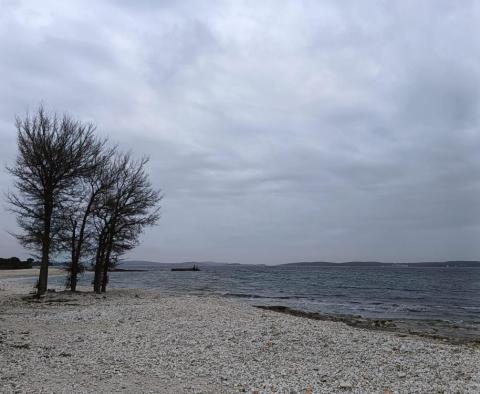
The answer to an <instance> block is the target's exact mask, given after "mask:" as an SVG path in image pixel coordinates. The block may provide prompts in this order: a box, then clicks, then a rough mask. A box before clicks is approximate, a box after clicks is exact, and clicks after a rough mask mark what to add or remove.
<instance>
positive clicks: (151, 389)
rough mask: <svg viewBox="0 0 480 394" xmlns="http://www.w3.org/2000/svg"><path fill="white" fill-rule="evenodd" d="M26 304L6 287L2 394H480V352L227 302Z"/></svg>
mask: <svg viewBox="0 0 480 394" xmlns="http://www.w3.org/2000/svg"><path fill="white" fill-rule="evenodd" d="M26 292H27V289H25V288H23V289H21V290H19V289H18V287H15V285H14V283H13V282H8V281H7V280H5V279H4V280H2V281H0V392H1V393H73V392H75V393H114V392H121V393H239V392H249V393H255V392H256V393H272V392H277V393H289V394H290V393H292V394H293V393H337V392H338V393H383V394H387V393H479V392H480V373H479V365H480V348H479V347H478V346H474V345H452V344H448V343H442V342H441V341H433V340H428V339H423V338H419V337H412V336H406V335H404V334H402V335H399V334H395V333H389V332H378V331H375V332H374V331H369V330H364V329H358V328H352V327H348V326H347V325H345V324H343V323H339V322H329V321H315V320H310V319H305V318H301V317H295V316H289V315H284V314H279V313H276V312H272V311H264V310H260V309H256V308H253V307H250V306H247V305H244V304H240V303H238V302H236V301H232V300H228V299H224V298H215V297H208V298H207V297H202V298H199V297H187V296H182V297H180V296H179V297H165V296H161V295H158V294H155V293H151V292H145V291H133V290H112V291H109V292H108V293H107V294H106V295H94V294H92V293H78V294H70V293H52V294H49V295H48V296H47V297H46V299H45V300H43V301H41V302H38V301H34V300H30V299H27V298H25V293H26ZM22 293H23V295H22Z"/></svg>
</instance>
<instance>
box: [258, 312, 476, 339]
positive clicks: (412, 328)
mask: <svg viewBox="0 0 480 394" xmlns="http://www.w3.org/2000/svg"><path fill="white" fill-rule="evenodd" d="M253 306H254V307H255V308H259V309H263V310H269V311H273V312H277V313H282V314H286V315H291V316H297V317H302V318H305V319H311V320H319V321H334V322H341V323H344V324H346V325H347V326H350V327H353V328H357V329H366V330H372V331H387V332H392V333H397V334H399V335H412V336H418V337H423V338H428V339H433V340H439V341H444V342H448V343H451V344H455V345H473V346H479V347H480V325H478V327H474V326H473V325H471V326H469V327H467V326H458V325H456V324H448V323H447V322H445V321H442V320H421V319H399V318H393V319H380V318H379V319H374V318H366V317H362V316H358V315H353V314H352V315H349V314H345V315H328V314H323V313H317V312H307V311H302V310H299V309H295V308H290V307H288V306H284V305H253Z"/></svg>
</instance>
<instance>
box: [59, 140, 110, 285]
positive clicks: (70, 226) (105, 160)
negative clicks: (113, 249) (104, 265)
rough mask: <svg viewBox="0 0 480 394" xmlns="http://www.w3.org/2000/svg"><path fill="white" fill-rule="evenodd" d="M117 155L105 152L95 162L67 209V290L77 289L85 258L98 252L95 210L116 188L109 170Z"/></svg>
mask: <svg viewBox="0 0 480 394" xmlns="http://www.w3.org/2000/svg"><path fill="white" fill-rule="evenodd" d="M114 152H115V148H111V149H104V152H101V155H100V156H98V157H97V158H96V159H95V163H92V164H94V165H93V166H92V171H91V172H90V173H89V174H87V175H86V176H85V177H84V179H83V182H79V183H78V184H76V185H75V186H74V190H72V191H71V193H70V196H71V202H70V205H69V207H68V208H67V209H65V210H64V218H63V220H62V223H63V227H62V240H63V245H64V247H63V249H64V250H65V251H68V252H69V253H70V256H71V261H70V262H69V264H68V265H67V271H68V276H67V287H70V289H71V290H72V291H76V289H77V282H78V274H81V273H82V272H83V271H84V270H85V265H84V264H83V263H82V259H83V258H84V257H86V258H88V257H90V255H91V254H92V253H95V244H94V242H93V241H94V236H95V228H94V226H93V215H94V207H95V205H96V204H98V200H99V199H100V198H101V196H102V193H105V192H107V190H109V189H110V188H111V187H112V186H113V183H114V178H113V177H112V176H111V174H109V173H108V167H109V160H110V159H111V158H112V156H113V155H114Z"/></svg>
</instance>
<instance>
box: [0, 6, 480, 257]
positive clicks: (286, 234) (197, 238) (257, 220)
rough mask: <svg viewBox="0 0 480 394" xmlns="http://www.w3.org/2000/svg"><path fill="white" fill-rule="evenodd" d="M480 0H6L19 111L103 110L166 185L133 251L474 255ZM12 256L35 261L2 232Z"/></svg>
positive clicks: (10, 121)
mask: <svg viewBox="0 0 480 394" xmlns="http://www.w3.org/2000/svg"><path fill="white" fill-rule="evenodd" d="M479 20H480V1H468V0H465V1H461V2H460V1H446V0H445V1H444V0H431V1H430V0H425V1H421V2H419V1H413V0H396V1H387V0H385V1H370V0H365V1H361V2H359V1H341V2H340V1H337V0H331V1H327V0H321V1H319V0H312V1H308V0H303V1H302V0H294V1H289V0H281V1H278V0H271V1H269V0H261V1H259V0H255V1H242V0H234V1H233V0H232V1H223V0H218V1H172V0H165V1H153V0H152V1H148V0H140V1H133V0H132V1H127V0H123V1H107V0H105V1H102V2H100V1H89V0H81V1H80V0H79V1H75V0H73V1H68V2H66V1H60V0H58V1H48V0H44V1H41V2H39V1H33V0H32V1H16V0H0V101H1V105H0V164H1V166H2V170H1V171H0V189H1V191H2V192H3V193H5V192H8V191H9V190H10V191H11V190H12V179H11V178H10V176H9V175H8V174H7V173H6V172H5V170H4V169H3V168H4V167H5V165H8V164H9V163H12V162H13V161H14V159H15V155H16V142H15V138H16V130H15V127H14V119H15V116H23V115H25V113H26V112H27V111H34V110H35V108H36V107H37V106H38V105H39V103H44V104H45V106H46V107H47V109H49V110H51V111H57V112H59V113H62V112H68V113H69V114H70V115H72V116H74V117H76V118H78V119H80V120H84V121H93V122H95V123H96V125H97V130H98V133H99V134H100V135H104V136H108V138H109V139H110V140H111V141H112V142H113V143H118V145H119V146H120V147H122V148H123V149H125V150H130V151H131V152H132V153H133V154H134V155H135V156H138V157H140V156H142V155H148V156H150V159H151V160H150V162H149V165H148V170H149V172H150V175H151V179H152V182H153V184H154V185H155V187H156V188H160V189H161V190H162V192H163V194H164V199H163V201H162V218H161V220H160V221H159V223H158V226H156V227H154V228H149V229H147V230H146V232H145V234H144V236H143V238H142V244H141V245H140V246H139V247H138V248H137V249H135V250H134V251H133V252H131V253H129V254H128V255H127V256H126V257H127V258H131V259H142V260H153V261H161V262H176V261H193V260H196V261H206V260H208V261H224V262H236V263H264V264H275V263H285V262H293V261H338V262H340V261H349V260H379V261H392V262H395V261H398V262H405V261H432V260H452V259H459V260H460V259H465V260H476V259H480V242H479V240H480V171H479V170H480V127H479V126H480V118H479V115H480V111H479V109H480V90H479V89H480V56H479V55H480V24H479V23H478V21H479ZM5 208H6V203H5V200H4V199H3V202H2V209H3V211H2V212H1V215H0V250H1V255H2V256H4V257H7V256H15V255H17V256H21V257H27V256H28V251H26V250H24V249H22V247H21V246H20V245H19V244H18V243H17V242H16V240H15V239H14V238H13V237H12V236H11V235H10V234H9V232H12V231H17V228H16V224H15V218H14V217H13V216H12V215H11V214H10V213H8V212H7V211H6V210H5Z"/></svg>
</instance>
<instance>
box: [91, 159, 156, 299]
mask: <svg viewBox="0 0 480 394" xmlns="http://www.w3.org/2000/svg"><path fill="white" fill-rule="evenodd" d="M147 162H148V160H147V159H146V158H144V159H141V160H140V161H135V160H133V159H132V158H131V157H130V155H129V154H123V155H117V156H116V158H115V160H113V162H112V163H111V166H110V170H109V173H110V174H111V175H112V176H113V177H114V179H115V182H114V184H113V186H112V187H111V188H110V189H109V190H108V191H107V192H106V193H104V194H103V201H102V202H101V203H100V204H99V205H98V207H97V211H96V224H97V234H98V236H97V253H96V259H95V278H94V291H95V292H97V293H99V292H105V291H106V287H107V283H108V270H109V269H110V268H112V265H113V264H114V262H116V261H117V260H118V257H119V256H121V255H122V254H124V253H125V252H126V251H128V250H131V249H133V248H134V247H135V246H136V245H137V244H138V240H139V236H140V235H141V233H142V231H143V229H144V228H145V227H146V226H151V225H154V224H155V223H156V222H157V221H158V219H159V209H160V207H159V203H160V201H161V199H162V196H161V194H160V192H159V191H158V190H155V189H154V188H153V187H152V185H151V183H150V180H149V177H148V174H147V173H146V171H145V165H146V164H147Z"/></svg>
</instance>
